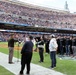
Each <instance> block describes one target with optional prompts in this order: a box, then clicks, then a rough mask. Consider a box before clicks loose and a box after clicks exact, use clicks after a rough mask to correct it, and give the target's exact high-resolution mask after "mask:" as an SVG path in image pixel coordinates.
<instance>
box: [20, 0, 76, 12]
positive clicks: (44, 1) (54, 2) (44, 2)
mask: <svg viewBox="0 0 76 75" xmlns="http://www.w3.org/2000/svg"><path fill="white" fill-rule="evenodd" d="M19 1H22V2H25V3H30V4H34V5H38V6H43V7H49V8H54V9H60V10H64V6H65V2H66V1H67V3H68V8H69V11H70V12H76V0H19Z"/></svg>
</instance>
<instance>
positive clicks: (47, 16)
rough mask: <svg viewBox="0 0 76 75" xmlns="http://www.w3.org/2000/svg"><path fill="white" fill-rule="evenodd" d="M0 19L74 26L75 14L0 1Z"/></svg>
mask: <svg viewBox="0 0 76 75" xmlns="http://www.w3.org/2000/svg"><path fill="white" fill-rule="evenodd" d="M0 21H3V22H13V23H19V24H30V25H32V26H35V25H38V26H44V27H51V28H60V29H61V28H68V29H75V28H76V15H75V14H72V13H69V12H66V13H65V12H57V11H53V10H50V11H48V10H43V9H37V8H36V7H34V8H32V7H31V6H30V7H28V6H26V5H25V6H22V5H18V4H14V3H13V2H12V3H9V2H4V1H0Z"/></svg>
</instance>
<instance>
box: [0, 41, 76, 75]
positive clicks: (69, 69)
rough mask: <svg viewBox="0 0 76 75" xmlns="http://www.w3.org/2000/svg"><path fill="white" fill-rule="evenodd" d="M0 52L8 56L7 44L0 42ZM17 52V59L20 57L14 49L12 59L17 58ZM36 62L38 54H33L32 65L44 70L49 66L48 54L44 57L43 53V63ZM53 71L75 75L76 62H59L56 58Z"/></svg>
mask: <svg viewBox="0 0 76 75" xmlns="http://www.w3.org/2000/svg"><path fill="white" fill-rule="evenodd" d="M4 45H6V46H5V47H4ZM16 46H17V45H16ZM0 52H3V53H5V54H8V48H7V43H5V42H0ZM18 52H19V58H20V57H21V54H20V51H18V48H16V50H15V51H14V57H18V56H17V53H18ZM38 61H39V55H38V52H34V53H33V58H32V63H34V64H38V65H41V66H44V67H46V68H48V67H49V66H50V64H51V61H50V57H49V54H48V55H46V54H45V53H44V63H39V62H38ZM1 69H2V67H1V68H0V70H1ZM54 70H56V71H59V72H62V73H64V74H66V75H76V61H74V60H60V59H59V58H58V57H57V67H56V68H55V69H54ZM2 75H3V74H2ZM8 75H12V74H8Z"/></svg>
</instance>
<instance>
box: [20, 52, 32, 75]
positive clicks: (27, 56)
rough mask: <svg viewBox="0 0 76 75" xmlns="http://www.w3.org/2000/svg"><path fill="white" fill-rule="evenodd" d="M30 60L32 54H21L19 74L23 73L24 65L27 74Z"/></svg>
mask: <svg viewBox="0 0 76 75" xmlns="http://www.w3.org/2000/svg"><path fill="white" fill-rule="evenodd" d="M31 59H32V52H26V53H25V54H22V57H21V71H20V74H23V71H24V69H25V64H26V68H27V72H26V73H27V74H29V72H30V62H31Z"/></svg>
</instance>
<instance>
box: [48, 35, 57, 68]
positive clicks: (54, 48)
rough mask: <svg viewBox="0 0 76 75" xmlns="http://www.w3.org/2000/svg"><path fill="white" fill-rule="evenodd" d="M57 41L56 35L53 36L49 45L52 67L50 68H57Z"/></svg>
mask: <svg viewBox="0 0 76 75" xmlns="http://www.w3.org/2000/svg"><path fill="white" fill-rule="evenodd" d="M57 47H58V44H57V41H56V38H55V35H51V40H50V43H49V51H50V58H51V67H50V68H55V67H56V51H57Z"/></svg>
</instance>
